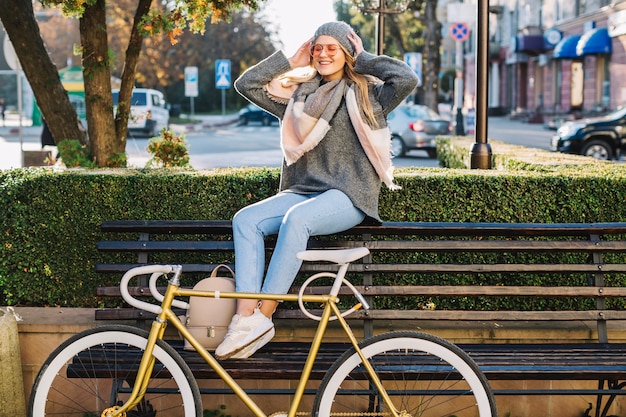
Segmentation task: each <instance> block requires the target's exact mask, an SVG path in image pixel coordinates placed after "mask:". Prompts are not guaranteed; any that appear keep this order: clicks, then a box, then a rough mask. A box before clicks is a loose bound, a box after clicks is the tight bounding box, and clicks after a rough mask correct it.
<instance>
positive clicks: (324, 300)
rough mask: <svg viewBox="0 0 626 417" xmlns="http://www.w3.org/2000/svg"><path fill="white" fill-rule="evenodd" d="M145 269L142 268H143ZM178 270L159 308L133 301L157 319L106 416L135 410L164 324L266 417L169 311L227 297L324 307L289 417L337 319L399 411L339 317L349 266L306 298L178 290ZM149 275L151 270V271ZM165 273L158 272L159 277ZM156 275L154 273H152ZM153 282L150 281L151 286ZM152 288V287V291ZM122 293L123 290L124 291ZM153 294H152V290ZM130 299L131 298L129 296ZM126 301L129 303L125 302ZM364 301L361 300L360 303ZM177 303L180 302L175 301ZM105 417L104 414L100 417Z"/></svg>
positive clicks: (384, 396) (383, 393)
mask: <svg viewBox="0 0 626 417" xmlns="http://www.w3.org/2000/svg"><path fill="white" fill-rule="evenodd" d="M143 268H145V267H143ZM181 269H182V268H181V267H180V266H175V267H172V271H173V272H174V276H173V277H172V278H171V279H169V281H168V285H167V289H166V291H165V294H164V295H163V297H162V298H163V299H162V301H161V305H160V307H159V306H157V305H155V304H150V303H146V302H144V301H139V300H136V299H134V300H135V304H139V305H141V306H143V307H140V308H147V306H150V307H151V308H150V310H151V311H155V312H157V317H156V319H155V320H154V322H153V323H152V327H151V330H150V335H149V338H148V342H147V345H146V348H145V351H144V354H143V357H142V359H141V363H140V366H139V370H138V373H137V378H136V380H135V384H134V386H133V389H132V393H131V394H130V397H129V399H128V401H127V402H126V403H125V404H124V405H122V406H120V407H114V410H109V411H112V413H110V414H108V415H107V417H108V416H110V417H116V416H124V415H125V413H126V411H128V410H131V409H132V408H133V407H135V406H136V405H137V404H138V403H139V402H140V401H141V399H142V397H143V395H144V394H145V392H146V390H147V387H148V383H149V381H150V376H151V374H152V369H153V366H154V358H153V355H152V353H153V351H154V347H155V345H156V343H157V340H158V339H163V335H164V333H165V329H166V327H167V323H168V322H169V323H171V324H172V325H173V326H174V327H175V328H176V330H178V331H179V332H180V334H181V335H182V336H183V337H184V338H185V339H187V340H188V341H189V342H190V344H191V345H192V346H193V347H194V348H195V349H196V351H197V352H198V354H199V355H200V356H201V357H202V358H203V359H204V360H205V361H206V362H207V364H208V365H209V366H211V368H213V370H214V371H215V372H216V373H217V375H218V376H219V377H220V378H221V379H222V380H223V381H224V382H225V383H226V384H227V385H228V386H229V387H230V388H231V389H232V390H233V392H234V394H235V395H236V396H237V397H239V398H240V399H241V400H242V401H243V403H244V404H245V405H246V406H247V407H248V408H249V409H250V411H252V413H253V414H254V415H255V416H257V417H266V416H267V415H266V414H265V412H264V411H263V410H261V408H260V407H259V406H258V405H257V404H256V402H255V401H254V400H253V399H252V398H250V396H249V395H248V394H247V393H246V392H245V390H244V389H243V388H242V387H241V386H240V385H239V384H238V383H237V381H235V379H234V378H233V377H232V376H231V375H230V374H229V373H228V372H227V371H226V370H225V369H224V368H223V367H222V366H221V364H220V363H219V362H218V361H217V359H215V357H214V356H213V355H211V354H210V353H209V352H208V351H207V349H206V348H204V347H203V346H202V345H201V344H200V342H198V340H197V339H196V338H194V336H193V335H192V334H191V333H190V332H189V331H188V330H187V328H186V327H185V325H184V324H183V323H182V322H181V321H180V319H179V318H178V317H177V316H176V314H175V313H174V311H173V310H172V305H175V304H176V303H177V300H176V298H177V297H190V296H194V297H207V298H230V299H233V298H234V299H252V300H273V301H292V302H297V301H298V300H302V302H305V303H318V304H323V306H324V308H323V312H322V315H321V317H320V320H319V324H318V326H317V329H316V332H315V335H314V337H313V341H312V343H311V348H310V350H309V354H308V356H307V360H306V362H305V364H304V368H303V370H302V376H301V377H300V380H299V383H298V386H297V388H296V391H295V394H294V397H293V401H292V402H291V405H290V407H289V411H288V414H287V416H288V417H295V416H296V413H297V411H298V408H299V406H300V403H301V401H302V398H303V396H304V391H305V387H306V384H307V382H308V381H309V378H310V376H311V372H312V370H313V364H314V362H315V358H316V357H317V354H318V352H319V349H320V346H321V344H322V340H323V338H324V335H325V333H326V329H327V328H328V323H329V321H330V320H331V319H332V318H333V317H336V319H337V321H338V322H339V323H340V325H341V327H342V328H343V330H344V333H345V334H346V336H347V337H348V339H349V340H350V343H351V345H352V346H353V347H354V349H355V350H356V352H357V353H358V355H359V356H360V357H361V360H362V361H363V364H364V366H365V368H366V370H367V372H368V375H369V377H370V378H371V382H372V383H373V384H374V385H375V386H376V388H377V389H378V391H379V393H380V394H381V396H382V399H383V401H384V402H385V404H386V405H387V407H388V409H389V410H393V415H394V416H396V417H397V416H398V415H399V411H398V410H396V409H395V407H394V406H393V404H392V402H391V399H390V398H389V396H388V395H387V392H386V391H385V389H384V388H383V385H382V382H381V380H380V378H379V377H378V375H377V374H376V371H375V370H374V368H373V367H372V365H371V364H370V362H369V361H368V360H367V358H365V356H364V354H363V353H362V352H361V350H360V348H359V342H358V340H357V339H356V337H355V336H354V333H353V332H352V329H351V328H350V326H349V325H348V323H347V321H346V320H345V319H344V317H343V316H342V315H341V312H340V311H339V308H338V307H337V302H338V297H337V294H338V293H339V289H340V287H341V284H342V282H343V277H344V276H345V273H346V272H347V269H348V264H342V265H341V266H340V268H339V271H338V272H337V273H336V274H333V275H334V276H335V282H334V284H333V287H332V290H331V292H330V294H324V295H307V294H257V293H239V292H219V291H199V290H193V289H184V288H180V280H179V276H180V273H181ZM151 272H152V271H151ZM164 273H167V272H163V273H158V276H161V275H162V274H164ZM155 274H157V273H155ZM153 278H155V277H154V274H153ZM153 281H156V279H154V280H153V279H151V284H152V283H153ZM151 289H152V288H151ZM123 292H124V291H123ZM153 293H154V291H153ZM355 295H356V296H357V298H359V299H360V300H362V297H361V296H360V294H358V293H357V294H355ZM131 298H132V297H131ZM127 301H128V300H127ZM363 302H364V301H363ZM178 303H181V302H180V301H178ZM362 305H363V303H362V302H359V303H357V304H355V306H354V307H353V310H357V309H360V308H361V307H362ZM155 307H156V308H157V309H158V311H156V310H155ZM103 415H104V414H103Z"/></svg>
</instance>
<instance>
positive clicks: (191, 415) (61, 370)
mask: <svg viewBox="0 0 626 417" xmlns="http://www.w3.org/2000/svg"><path fill="white" fill-rule="evenodd" d="M147 338H148V332H146V331H145V330H142V329H138V328H135V327H130V326H123V325H107V326H101V327H96V328H93V329H88V330H85V331H83V332H81V333H78V334H76V335H74V336H72V337H71V338H70V339H68V340H66V341H65V342H64V343H62V344H61V345H60V346H59V347H58V348H56V349H55V350H54V352H52V353H51V354H50V356H49V357H48V359H47V360H46V362H45V363H44V364H43V366H42V367H41V369H40V371H39V373H38V375H37V377H36V379H35V383H34V385H33V389H32V391H31V395H30V399H29V404H28V416H29V417H44V416H52V415H63V416H68V417H72V416H76V417H79V416H80V417H85V416H94V417H96V416H97V417H99V416H100V415H101V413H102V411H103V410H105V409H107V408H109V407H112V406H115V405H121V404H123V403H124V402H125V401H126V399H127V398H128V396H129V394H130V390H131V389H132V386H131V384H132V380H133V378H134V377H133V371H136V369H137V368H138V367H139V362H140V361H141V356H142V354H143V352H144V349H145V346H146V344H147ZM154 357H155V360H156V362H155V365H154V370H153V372H152V378H151V380H150V384H149V385H148V389H147V391H146V393H145V395H144V398H143V400H142V402H141V403H140V404H139V405H138V406H137V407H136V408H135V409H134V410H131V411H130V412H128V414H127V415H128V416H137V417H140V416H141V417H143V416H154V415H155V414H154V413H155V412H156V415H167V416H168V417H169V416H182V417H201V416H202V400H201V397H200V390H199V389H198V384H197V383H196V380H195V379H194V377H193V375H192V373H191V370H190V369H189V367H188V366H187V364H186V363H185V362H184V361H183V359H182V358H181V357H180V355H179V354H178V353H177V352H176V350H174V348H172V347H171V346H170V345H168V344H167V343H166V342H164V341H162V340H158V341H157V344H156V346H155V348H154ZM81 358H85V360H81Z"/></svg>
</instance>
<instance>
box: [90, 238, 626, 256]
mask: <svg viewBox="0 0 626 417" xmlns="http://www.w3.org/2000/svg"><path fill="white" fill-rule="evenodd" d="M361 246H365V247H367V248H368V249H370V251H372V252H387V251H393V252H396V251H406V252H409V251H411V252H469V251H471V252H501V253H505V252H522V251H523V252H571V253H576V252H605V253H610V252H623V251H626V242H622V241H619V242H617V241H602V242H590V241H567V244H566V245H564V244H563V243H561V242H549V241H519V240H517V241H511V240H490V241H473V240H472V241H456V240H455V241H450V240H442V241H426V240H416V241H369V242H364V241H352V242H344V241H335V242H324V241H321V242H315V243H312V244H311V245H310V248H312V249H315V248H318V249H319V248H329V247H330V248H336V247H361ZM270 247H271V246H270ZM98 250H100V251H102V252H163V251H167V252H189V251H194V252H215V251H233V250H234V244H233V242H232V241H150V240H147V241H113V240H108V241H101V242H98Z"/></svg>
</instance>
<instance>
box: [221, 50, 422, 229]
mask: <svg viewBox="0 0 626 417" xmlns="http://www.w3.org/2000/svg"><path fill="white" fill-rule="evenodd" d="M290 69H291V67H290V65H289V61H288V60H287V58H286V57H285V55H284V54H283V53H282V52H281V51H277V52H275V53H274V54H272V55H270V56H269V57H268V58H266V59H264V60H263V61H261V62H259V63H258V64H257V65H255V66H253V67H251V68H249V69H248V70H247V71H245V72H244V73H243V74H242V75H241V76H240V77H239V78H238V79H237V80H236V81H235V83H234V85H235V88H236V90H237V91H238V92H239V94H241V95H242V96H244V97H245V98H247V99H248V100H250V101H251V102H253V103H255V104H256V105H258V106H259V107H261V108H263V109H265V110H267V111H268V112H270V113H272V114H274V115H276V116H277V117H278V118H279V119H281V120H282V118H283V116H284V114H285V109H286V107H287V106H286V105H284V104H279V103H276V102H274V101H272V100H271V99H270V98H269V97H268V96H267V94H266V93H265V91H264V90H263V87H264V86H265V85H266V84H267V83H268V82H270V81H271V80H272V79H273V78H275V77H276V76H277V75H280V74H283V73H285V72H287V71H289V70H290ZM355 71H356V72H358V73H360V74H370V75H373V76H375V77H377V78H379V79H381V80H382V81H383V84H377V85H372V86H371V87H370V91H369V95H370V100H371V102H372V106H373V109H374V113H375V116H376V119H377V120H378V122H379V124H380V126H381V127H383V126H386V117H387V115H388V114H389V113H390V112H391V111H392V110H393V109H394V108H395V107H396V106H397V105H398V104H400V103H401V102H402V101H403V100H404V99H405V98H406V96H407V95H408V94H409V93H411V91H412V90H413V89H414V88H415V86H416V85H417V76H416V75H415V73H414V72H413V71H412V70H411V69H410V68H409V67H408V66H407V65H406V64H405V63H404V62H402V61H399V60H396V59H393V58H390V57H387V56H376V55H373V54H370V53H368V52H361V53H360V54H359V55H358V57H357V60H356V65H355ZM380 187H381V181H380V179H379V177H378V175H377V174H376V171H375V170H374V167H373V166H372V164H371V163H370V161H369V159H368V158H367V155H366V154H365V151H364V150H363V148H362V147H361V144H360V142H359V138H358V137H357V134H356V132H355V131H354V128H353V127H352V123H351V122H350V117H349V116H348V110H347V108H346V103H345V99H344V100H343V102H342V103H341V105H340V107H339V109H338V110H337V112H336V113H335V115H334V116H333V118H332V119H331V120H330V130H329V131H328V133H327V134H326V136H325V137H324V138H323V139H322V141H321V142H320V143H319V144H318V145H317V146H316V147H315V148H313V149H312V150H311V151H309V152H307V153H305V154H304V155H303V156H302V157H301V158H300V159H299V160H298V161H296V162H295V163H293V164H292V165H289V166H287V165H286V164H285V163H284V162H283V167H282V172H281V179H280V191H287V192H295V193H302V194H309V193H311V194H315V193H321V192H324V191H327V190H330V189H337V190H340V191H342V192H343V193H345V194H346V195H347V196H348V197H349V198H350V200H351V201H352V203H353V204H354V206H355V207H357V208H358V209H360V210H361V211H363V213H365V215H366V222H368V221H369V222H370V223H372V221H374V222H377V223H378V222H380V217H379V214H378V199H379V195H380Z"/></svg>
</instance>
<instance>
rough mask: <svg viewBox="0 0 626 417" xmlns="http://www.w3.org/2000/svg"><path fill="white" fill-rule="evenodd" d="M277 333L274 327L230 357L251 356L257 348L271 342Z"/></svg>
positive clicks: (241, 357)
mask: <svg viewBox="0 0 626 417" xmlns="http://www.w3.org/2000/svg"><path fill="white" fill-rule="evenodd" d="M275 333H276V331H275V330H274V328H273V327H272V328H271V329H270V330H269V331H268V332H267V333H265V334H264V335H263V336H261V337H260V338H258V339H257V340H256V342H252V343H250V344H249V345H248V346H245V347H244V348H243V349H241V350H240V351H239V352H237V353H234V354H233V355H232V356H231V357H230V359H245V358H249V357H250V356H252V355H253V354H254V352H256V351H257V350H259V349H261V348H262V347H263V346H265V345H267V344H268V343H269V341H270V340H272V338H273V337H274V334H275Z"/></svg>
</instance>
